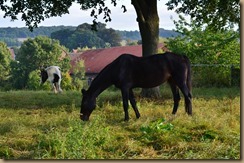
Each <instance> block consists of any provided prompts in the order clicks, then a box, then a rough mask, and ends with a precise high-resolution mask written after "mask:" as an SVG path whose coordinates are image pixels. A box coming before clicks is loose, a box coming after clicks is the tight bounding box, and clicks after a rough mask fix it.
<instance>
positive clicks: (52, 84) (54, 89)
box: [51, 83, 57, 93]
mask: <svg viewBox="0 0 244 163" xmlns="http://www.w3.org/2000/svg"><path fill="white" fill-rule="evenodd" d="M51 87H52V88H53V91H54V93H57V89H56V85H55V83H51Z"/></svg>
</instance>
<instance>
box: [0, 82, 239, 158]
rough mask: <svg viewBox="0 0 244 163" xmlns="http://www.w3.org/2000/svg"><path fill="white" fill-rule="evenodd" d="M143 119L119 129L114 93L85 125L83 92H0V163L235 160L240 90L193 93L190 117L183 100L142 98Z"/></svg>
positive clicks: (99, 104)
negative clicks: (20, 162) (2, 162)
mask: <svg viewBox="0 0 244 163" xmlns="http://www.w3.org/2000/svg"><path fill="white" fill-rule="evenodd" d="M135 94H136V99H137V105H138V107H139V111H140V113H141V117H140V118H139V119H136V117H135V114H134V111H133V109H132V108H131V107H130V108H129V115H130V120H129V122H124V121H123V119H124V112H123V108H122V106H123V105H122V102H121V95H120V92H119V91H111V90H110V91H109V90H107V91H105V92H103V93H102V94H101V95H100V96H99V97H98V99H97V108H96V109H95V110H94V111H93V113H92V115H91V117H90V121H88V122H83V121H81V120H80V119H79V111H80V100H81V93H80V92H78V91H70V92H69V91H64V92H63V93H62V94H58V95H56V94H53V93H52V92H47V91H9V92H0V118H1V121H0V158H4V159H240V158H241V154H240V149H241V147H240V90H239V88H194V89H193V96H194V98H193V116H192V117H190V116H188V115H186V113H185V111H184V100H183V98H182V100H181V102H180V105H179V109H178V112H177V114H176V115H175V116H172V115H171V111H172V105H173V101H172V95H171V92H170V90H169V88H168V87H167V86H163V89H162V98H161V99H145V98H142V97H140V95H139V90H136V93H135Z"/></svg>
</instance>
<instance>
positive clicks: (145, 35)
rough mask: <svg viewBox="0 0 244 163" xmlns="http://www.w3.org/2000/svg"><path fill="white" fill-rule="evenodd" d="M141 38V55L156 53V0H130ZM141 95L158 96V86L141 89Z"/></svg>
mask: <svg viewBox="0 0 244 163" xmlns="http://www.w3.org/2000/svg"><path fill="white" fill-rule="evenodd" d="M131 2H132V5H133V6H134V8H135V10H136V13H137V22H138V25H139V29H140V33H141V38H142V56H143V57H146V56H149V55H153V54H156V53H157V50H158V40H159V38H158V37H159V17H158V11H157V0H132V1H131ZM141 94H142V96H143V97H159V96H160V91H159V87H154V88H150V89H142V92H141Z"/></svg>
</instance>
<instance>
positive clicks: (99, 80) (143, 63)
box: [80, 52, 192, 121]
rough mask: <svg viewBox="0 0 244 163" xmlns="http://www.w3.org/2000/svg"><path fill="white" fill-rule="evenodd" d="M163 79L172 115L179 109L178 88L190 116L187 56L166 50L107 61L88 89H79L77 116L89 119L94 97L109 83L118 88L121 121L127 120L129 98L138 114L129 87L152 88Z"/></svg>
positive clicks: (189, 79)
mask: <svg viewBox="0 0 244 163" xmlns="http://www.w3.org/2000/svg"><path fill="white" fill-rule="evenodd" d="M166 81H168V83H169V84H170V87H171V90H172V93H173V99H174V107H173V112H172V114H175V113H176V112H177V109H178V105H179V101H180V94H179V89H180V90H181V92H182V93H183V95H184V98H185V111H186V112H187V113H188V115H192V104H191V98H192V97H191V74H190V62H189V59H188V58H187V57H186V56H181V55H177V54H174V53H171V52H166V53H164V54H157V55H152V56H149V57H136V56H133V55H131V54H122V55H121V56H119V57H118V58H117V59H115V60H114V61H113V62H112V63H110V64H108V65H107V66H106V67H105V68H104V69H103V70H102V71H101V72H100V73H99V74H98V75H97V77H96V78H95V79H94V80H93V81H92V83H91V85H90V87H89V89H88V90H87V91H86V90H84V89H82V94H83V98H82V102H81V110H80V118H81V119H82V120H84V121H87V120H89V117H90V114H91V113H92V111H93V110H94V109H95V106H96V98H97V96H98V95H99V94H100V93H101V92H103V91H104V90H105V89H106V88H108V87H109V86H111V85H115V86H116V87H117V88H119V89H120V90H121V93H122V98H123V107H124V112H125V119H124V120H125V121H128V120H129V114H128V101H130V103H131V105H132V108H133V109H134V111H135V114H136V117H137V118H139V117H140V113H139V111H138V109H137V106H136V101H135V98H134V95H133V91H132V89H133V88H136V87H140V88H152V87H156V86H158V85H160V84H162V83H164V82H166Z"/></svg>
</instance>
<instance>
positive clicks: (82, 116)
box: [80, 114, 89, 121]
mask: <svg viewBox="0 0 244 163" xmlns="http://www.w3.org/2000/svg"><path fill="white" fill-rule="evenodd" d="M80 119H81V120H82V121H88V120H89V116H88V115H83V114H80Z"/></svg>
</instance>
